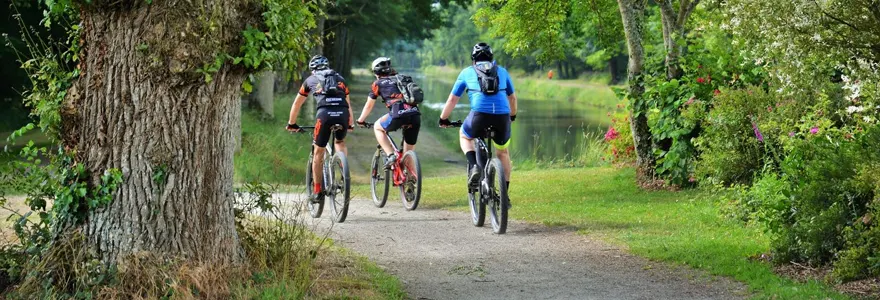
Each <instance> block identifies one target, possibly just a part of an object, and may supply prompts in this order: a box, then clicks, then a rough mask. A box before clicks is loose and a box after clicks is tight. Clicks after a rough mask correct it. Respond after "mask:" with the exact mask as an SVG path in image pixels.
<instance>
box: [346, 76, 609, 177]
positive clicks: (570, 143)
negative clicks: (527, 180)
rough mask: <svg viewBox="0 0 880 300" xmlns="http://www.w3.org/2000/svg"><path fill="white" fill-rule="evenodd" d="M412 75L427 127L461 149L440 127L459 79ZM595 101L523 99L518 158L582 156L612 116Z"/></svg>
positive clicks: (458, 113)
mask: <svg viewBox="0 0 880 300" xmlns="http://www.w3.org/2000/svg"><path fill="white" fill-rule="evenodd" d="M407 74H411V75H413V77H414V78H416V80H417V82H418V83H419V84H420V85H421V86H422V88H423V89H424V91H425V103H423V104H422V105H421V108H422V130H429V131H430V132H431V133H432V134H433V135H434V136H436V137H437V138H438V139H442V140H443V144H444V145H448V146H449V148H450V150H453V151H456V152H458V151H459V150H458V148H459V147H458V131H457V130H452V129H442V128H439V127H438V126H437V125H436V124H437V120H438V119H439V118H440V111H441V110H442V109H443V105H444V103H445V102H446V98H447V97H448V96H449V92H450V90H451V89H452V83H453V81H454V80H455V78H430V77H426V76H424V75H422V74H413V73H407ZM358 81H359V82H360V83H363V82H370V81H371V80H370V78H368V77H363V78H358ZM514 83H516V79H514ZM360 85H363V84H360ZM352 95H356V96H354V97H355V99H356V100H359V101H356V102H361V101H362V100H361V99H359V98H361V96H362V95H360V94H354V93H353V94H352ZM364 97H365V96H364ZM587 100H589V99H587ZM589 102H594V103H603V102H604V101H585V99H580V101H569V100H568V99H563V100H555V99H528V98H520V99H519V112H518V113H517V119H516V122H514V125H513V145H511V147H510V149H511V152H512V154H513V157H514V159H515V160H524V159H537V160H557V159H567V158H571V157H577V156H578V155H580V153H581V151H582V150H583V145H584V144H585V142H587V139H590V138H596V137H598V136H601V134H602V133H604V130H605V129H606V128H607V127H608V125H609V121H610V120H609V119H610V118H608V117H607V116H606V114H607V113H608V111H604V110H602V109H601V108H597V107H595V106H591V105H588V104H587V103H589ZM468 103H469V102H468V99H467V96H466V95H465V96H464V97H462V99H461V100H460V101H459V104H458V105H457V106H456V108H455V110H454V111H453V114H452V117H451V118H450V119H451V120H460V119H464V118H465V117H466V116H467V113H468V112H469V111H470V105H469V104H468ZM360 105H361V104H356V107H358V109H359V107H361V106H360ZM356 110H357V109H356ZM379 111H381V113H384V112H385V111H383V110H381V109H375V110H374V113H373V114H371V117H370V118H371V120H372V119H373V118H378V116H379ZM355 115H359V112H357V111H356V112H355Z"/></svg>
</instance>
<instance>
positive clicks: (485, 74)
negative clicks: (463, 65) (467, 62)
mask: <svg viewBox="0 0 880 300" xmlns="http://www.w3.org/2000/svg"><path fill="white" fill-rule="evenodd" d="M474 71H476V72H477V79H478V80H479V81H480V91H481V92H483V94H486V95H495V94H498V91H499V88H498V85H499V83H498V81H499V80H498V67H497V66H496V65H495V64H494V63H492V64H476V65H474Z"/></svg>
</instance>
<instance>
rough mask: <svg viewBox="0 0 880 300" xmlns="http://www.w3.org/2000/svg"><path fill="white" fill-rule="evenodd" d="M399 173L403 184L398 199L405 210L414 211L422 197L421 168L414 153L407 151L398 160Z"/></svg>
mask: <svg viewBox="0 0 880 300" xmlns="http://www.w3.org/2000/svg"><path fill="white" fill-rule="evenodd" d="M400 172H401V173H402V174H403V178H404V180H403V184H401V185H400V198H401V199H402V200H403V207H404V208H406V210H414V209H416V207H418V206H419V198H421V196H422V166H421V165H420V164H419V157H418V156H416V152H415V151H407V152H406V153H405V154H403V159H401V160H400Z"/></svg>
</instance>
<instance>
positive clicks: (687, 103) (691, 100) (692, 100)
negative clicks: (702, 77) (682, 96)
mask: <svg viewBox="0 0 880 300" xmlns="http://www.w3.org/2000/svg"><path fill="white" fill-rule="evenodd" d="M696 100H697V99H696V98H694V97H691V98H690V99H688V101H687V102H685V103H684V105H691V104H694V101H696Z"/></svg>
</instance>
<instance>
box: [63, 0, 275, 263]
mask: <svg viewBox="0 0 880 300" xmlns="http://www.w3.org/2000/svg"><path fill="white" fill-rule="evenodd" d="M105 2H107V3H101V1H94V2H93V4H92V5H87V6H85V7H84V8H83V9H82V11H81V19H82V26H83V29H82V36H81V38H82V46H83V50H82V53H81V61H80V66H79V68H80V72H81V75H80V76H79V78H78V79H77V80H76V82H75V83H74V85H73V87H72V88H71V89H70V90H69V91H68V94H67V98H66V99H65V108H64V110H63V115H62V119H63V125H62V127H63V143H64V145H65V147H68V148H70V149H75V150H76V153H77V160H78V161H79V162H80V163H82V164H84V166H86V167H87V169H88V170H89V171H90V173H91V174H92V182H93V183H94V184H97V183H98V182H99V177H100V175H101V174H102V172H104V171H105V170H107V169H110V168H118V169H120V170H121V171H122V174H123V183H122V184H121V185H120V186H119V189H118V190H117V192H116V193H115V195H114V197H113V202H112V203H111V204H109V205H108V206H106V207H103V208H99V209H97V210H94V211H92V212H91V213H90V215H89V217H88V220H87V221H86V224H85V226H84V229H85V230H84V232H85V233H86V235H87V238H88V241H89V243H90V245H91V246H93V247H94V249H95V250H97V252H98V253H99V255H100V256H101V258H102V260H103V261H104V262H105V263H110V264H115V263H118V262H121V261H124V260H125V259H126V258H127V257H128V256H129V255H131V254H133V253H138V252H142V251H146V252H151V253H154V254H159V255H169V256H183V257H186V258H188V259H192V260H197V261H203V262H216V263H236V262H239V261H241V259H242V257H243V255H242V249H241V246H240V242H239V237H238V234H237V232H236V228H235V223H234V216H233V207H232V205H233V188H232V184H233V154H234V151H235V146H236V145H235V139H236V132H235V131H236V130H235V129H236V128H237V126H238V124H239V123H240V117H241V102H240V86H241V83H242V82H243V80H244V79H245V76H246V74H245V70H243V69H241V68H238V67H235V66H232V65H231V64H229V63H227V64H224V65H223V66H222V67H221V68H220V70H219V71H217V72H216V73H214V74H213V75H212V77H213V80H211V81H210V82H206V79H205V75H204V74H200V73H198V72H196V71H195V69H197V68H200V67H202V66H203V65H204V62H206V61H213V57H214V56H215V55H217V53H218V52H219V51H228V52H227V53H235V52H234V51H235V50H236V49H238V47H239V46H240V45H241V32H242V30H244V28H245V24H246V23H247V22H249V21H252V20H254V18H255V17H258V16H259V14H258V13H255V12H256V11H257V10H258V9H255V8H253V7H249V6H246V4H244V3H245V2H243V1H226V0H205V1H202V2H200V3H199V4H192V3H191V2H180V3H177V2H175V3H176V4H172V3H169V2H170V1H155V2H154V3H152V4H146V3H145V1H134V0H131V1H105ZM188 6H192V7H188ZM200 14H207V15H208V16H210V17H211V18H213V20H212V21H214V22H215V23H214V24H216V25H214V27H213V29H209V28H202V27H200V26H201V25H199V22H193V20H200V18H202V17H205V15H200ZM144 45H145V46H147V47H146V48H147V50H143V48H144V47H143V46H144Z"/></svg>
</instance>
